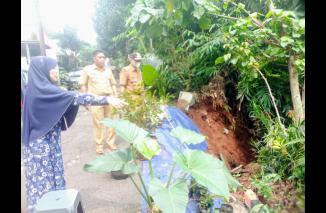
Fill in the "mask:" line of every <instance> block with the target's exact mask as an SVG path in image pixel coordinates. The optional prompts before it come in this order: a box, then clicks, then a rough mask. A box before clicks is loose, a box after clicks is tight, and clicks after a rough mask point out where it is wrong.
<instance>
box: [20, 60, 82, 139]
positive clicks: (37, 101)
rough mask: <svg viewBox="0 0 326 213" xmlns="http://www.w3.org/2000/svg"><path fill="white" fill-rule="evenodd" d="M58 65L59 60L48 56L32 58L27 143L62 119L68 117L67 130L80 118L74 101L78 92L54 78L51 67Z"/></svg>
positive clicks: (25, 112) (64, 124)
mask: <svg viewBox="0 0 326 213" xmlns="http://www.w3.org/2000/svg"><path fill="white" fill-rule="evenodd" d="M56 66H57V61H56V60H54V59H52V58H49V57H45V56H39V57H35V58H33V59H32V61H31V64H30V68H29V70H28V83H27V88H26V93H25V100H24V106H23V135H22V141H23V143H24V144H25V145H28V143H29V142H30V141H33V140H35V139H37V138H39V137H41V136H44V135H45V134H47V133H48V132H49V131H50V130H51V129H52V128H53V127H54V126H55V125H56V124H57V123H58V122H59V121H60V119H64V121H63V122H62V126H61V129H62V130H66V129H67V127H70V125H71V124H72V123H73V122H74V120H75V118H76V115H77V112H78V106H74V105H73V100H74V93H73V92H70V91H65V90H63V89H61V88H59V87H58V86H56V85H55V84H54V83H53V82H52V81H51V79H50V70H51V69H53V68H55V67H56Z"/></svg>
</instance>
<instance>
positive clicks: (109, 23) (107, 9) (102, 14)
mask: <svg viewBox="0 0 326 213" xmlns="http://www.w3.org/2000/svg"><path fill="white" fill-rule="evenodd" d="M134 2H135V0H97V1H96V3H95V13H94V19H93V22H94V28H95V32H96V33H97V43H98V47H99V48H100V49H103V50H105V51H106V52H107V53H108V55H109V56H110V57H111V58H113V59H114V60H112V62H113V63H114V64H116V65H119V66H122V65H123V64H125V63H126V59H127V54H129V53H131V52H132V51H133V46H134V45H135V42H134V41H132V40H130V39H129V38H127V37H126V36H120V39H116V40H115V39H114V38H115V37H116V36H118V35H120V34H121V33H123V32H124V31H125V20H126V19H127V17H129V16H130V14H132V13H131V11H130V6H131V4H132V3H134ZM136 45H137V44H136Z"/></svg>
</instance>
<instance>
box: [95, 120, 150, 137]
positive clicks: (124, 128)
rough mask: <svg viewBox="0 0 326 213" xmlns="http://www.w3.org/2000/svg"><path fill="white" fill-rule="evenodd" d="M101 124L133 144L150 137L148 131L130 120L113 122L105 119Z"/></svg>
mask: <svg viewBox="0 0 326 213" xmlns="http://www.w3.org/2000/svg"><path fill="white" fill-rule="evenodd" d="M101 123H103V124H104V125H105V126H108V127H110V128H114V129H115V132H116V133H117V134H118V135H119V136H120V137H122V139H123V140H125V141H126V142H128V143H133V142H134V141H136V140H141V139H143V138H145V137H148V136H149V133H148V132H147V131H145V130H143V129H142V128H140V127H138V126H137V125H136V124H133V123H131V122H130V121H128V120H111V119H108V118H105V119H103V120H102V121H101Z"/></svg>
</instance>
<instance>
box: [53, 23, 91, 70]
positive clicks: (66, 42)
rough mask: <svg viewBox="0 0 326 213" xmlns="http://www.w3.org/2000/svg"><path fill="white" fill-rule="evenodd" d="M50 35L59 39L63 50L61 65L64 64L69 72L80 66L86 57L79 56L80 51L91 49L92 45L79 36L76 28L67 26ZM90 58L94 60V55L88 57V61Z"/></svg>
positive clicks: (60, 58)
mask: <svg viewBox="0 0 326 213" xmlns="http://www.w3.org/2000/svg"><path fill="white" fill-rule="evenodd" d="M50 36H51V37H52V38H53V39H56V40H57V41H58V45H59V47H60V49H61V52H62V55H60V57H59V66H62V67H63V68H64V69H65V70H67V71H68V72H69V71H72V70H73V69H76V68H77V67H79V66H80V65H81V64H80V61H84V60H85V58H84V57H81V58H80V57H79V56H80V53H83V54H84V52H85V51H87V50H88V49H90V45H89V44H88V43H87V42H84V41H81V40H80V39H79V38H78V35H77V31H76V30H75V29H74V28H71V27H69V26H65V27H64V28H63V31H62V32H60V33H53V34H52V35H50ZM89 60H92V57H90V58H89V59H87V60H86V62H88V61H89Z"/></svg>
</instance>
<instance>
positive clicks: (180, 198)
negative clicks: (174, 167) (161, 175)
mask: <svg viewBox="0 0 326 213" xmlns="http://www.w3.org/2000/svg"><path fill="white" fill-rule="evenodd" d="M149 193H150V195H151V196H152V197H153V199H154V202H155V203H156V205H157V206H158V207H159V208H160V209H161V210H162V211H163V212H169V213H180V212H186V208H187V203H188V187H187V184H186V182H185V181H184V180H180V179H177V180H176V181H174V183H172V184H171V185H170V186H169V187H168V188H166V187H165V185H164V184H163V183H162V182H161V181H160V180H159V179H157V178H153V179H151V180H150V183H149Z"/></svg>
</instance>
